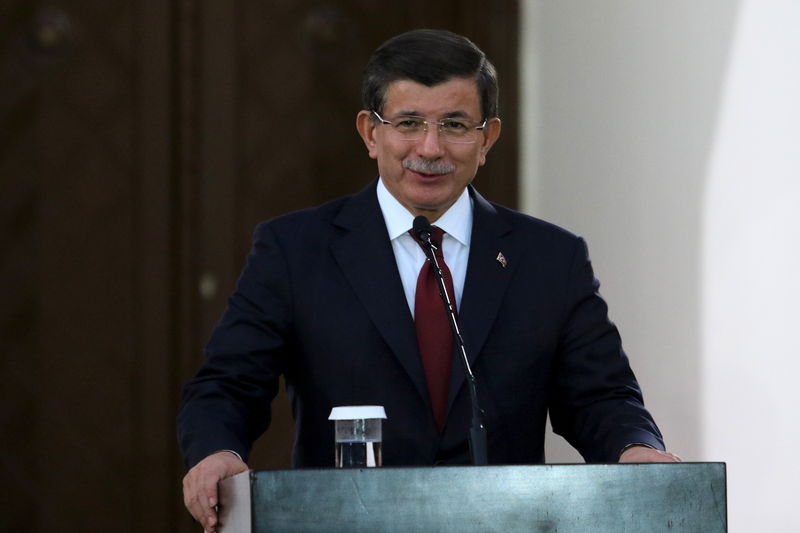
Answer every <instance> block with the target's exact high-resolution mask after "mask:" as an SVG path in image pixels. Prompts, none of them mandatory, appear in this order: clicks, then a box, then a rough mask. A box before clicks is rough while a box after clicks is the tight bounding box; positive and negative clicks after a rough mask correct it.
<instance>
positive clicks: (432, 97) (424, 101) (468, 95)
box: [384, 78, 480, 117]
mask: <svg viewBox="0 0 800 533" xmlns="http://www.w3.org/2000/svg"><path fill="white" fill-rule="evenodd" d="M384 111H385V112H391V113H393V114H403V115H420V116H425V115H427V114H429V113H436V114H437V115H440V116H447V117H459V116H464V117H468V116H471V115H474V114H476V113H477V114H480V98H479V95H478V84H477V82H476V81H475V80H474V79H472V78H450V79H449V80H447V81H444V82H442V83H438V84H436V85H431V86H428V85H424V84H422V83H419V82H416V81H413V80H410V79H401V80H395V81H393V82H391V83H390V84H389V85H388V86H387V88H386V93H385V96H384Z"/></svg>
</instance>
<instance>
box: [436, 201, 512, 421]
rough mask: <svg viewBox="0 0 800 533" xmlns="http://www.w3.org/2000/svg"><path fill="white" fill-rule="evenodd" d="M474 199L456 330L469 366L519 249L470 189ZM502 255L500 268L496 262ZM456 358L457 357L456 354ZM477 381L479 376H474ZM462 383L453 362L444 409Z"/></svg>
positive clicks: (461, 374)
mask: <svg viewBox="0 0 800 533" xmlns="http://www.w3.org/2000/svg"><path fill="white" fill-rule="evenodd" d="M470 193H471V194H472V197H473V199H474V204H473V205H474V209H473V220H472V239H471V241H470V250H469V262H468V265H467V276H466V280H465V282H464V293H463V296H462V299H461V309H460V310H459V317H458V323H459V329H460V330H461V335H462V337H464V345H465V348H466V350H467V357H468V359H469V362H470V366H471V367H472V368H473V372H474V363H475V360H476V359H477V357H478V354H479V353H480V351H481V349H482V348H483V345H484V343H485V342H486V339H487V337H488V335H489V331H490V330H491V328H492V325H493V324H494V321H495V319H496V317H497V313H498V310H499V309H500V304H501V303H502V301H503V297H504V294H505V292H506V290H507V288H508V283H509V281H510V280H511V276H512V274H513V272H514V269H515V267H516V264H517V263H518V261H515V259H517V258H519V257H520V253H521V251H520V250H519V246H518V245H516V244H515V242H514V241H513V239H511V238H510V237H511V235H510V234H511V227H510V226H509V225H508V224H507V223H506V222H505V221H504V220H503V219H502V218H501V217H500V215H499V214H498V213H497V210H496V209H495V208H494V207H493V206H492V205H491V204H490V203H489V202H487V201H486V200H485V199H484V198H483V197H482V196H481V195H480V194H478V192H477V191H476V190H475V189H473V188H472V187H471V186H470ZM499 253H502V255H503V257H504V258H505V260H506V265H505V266H504V265H503V264H502V262H501V261H500V260H498V254H499ZM456 355H457V356H458V357H460V354H456ZM478 380H480V376H478ZM464 383H465V374H464V369H463V366H462V364H461V362H460V361H458V360H454V361H453V370H452V373H451V376H450V392H449V402H448V405H449V406H450V407H452V405H453V401H454V400H455V398H456V396H457V394H458V392H459V390H460V388H461V386H462V385H463V384H464Z"/></svg>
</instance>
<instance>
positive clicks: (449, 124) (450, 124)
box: [442, 120, 469, 131]
mask: <svg viewBox="0 0 800 533" xmlns="http://www.w3.org/2000/svg"><path fill="white" fill-rule="evenodd" d="M442 128H443V129H445V130H448V131H464V130H467V129H469V128H467V125H466V124H464V123H463V122H459V121H457V120H446V121H444V122H442Z"/></svg>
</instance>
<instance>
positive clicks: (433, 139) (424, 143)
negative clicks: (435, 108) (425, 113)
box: [417, 124, 444, 159]
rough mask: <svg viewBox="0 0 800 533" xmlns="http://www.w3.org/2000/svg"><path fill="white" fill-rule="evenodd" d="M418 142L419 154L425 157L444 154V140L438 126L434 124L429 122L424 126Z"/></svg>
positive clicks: (432, 157)
mask: <svg viewBox="0 0 800 533" xmlns="http://www.w3.org/2000/svg"><path fill="white" fill-rule="evenodd" d="M418 143H419V144H418V147H417V151H418V152H419V155H421V156H423V157H425V158H427V159H436V158H438V157H441V156H443V155H444V146H443V144H444V141H443V140H442V137H441V134H440V133H439V126H438V125H436V124H429V125H428V127H427V128H425V131H424V132H423V134H422V139H420V140H419V141H418Z"/></svg>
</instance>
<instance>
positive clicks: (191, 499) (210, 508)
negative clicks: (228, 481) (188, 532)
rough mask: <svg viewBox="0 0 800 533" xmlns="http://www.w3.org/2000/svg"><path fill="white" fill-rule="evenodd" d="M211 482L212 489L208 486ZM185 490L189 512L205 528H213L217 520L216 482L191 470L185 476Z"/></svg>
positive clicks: (185, 499)
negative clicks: (215, 507)
mask: <svg viewBox="0 0 800 533" xmlns="http://www.w3.org/2000/svg"><path fill="white" fill-rule="evenodd" d="M198 478H199V479H198ZM212 479H213V476H212ZM209 482H210V484H211V486H212V487H211V489H209V488H208V484H209ZM183 492H184V504H185V505H186V508H187V509H188V510H189V513H191V515H192V516H193V517H194V519H195V520H197V521H198V522H199V523H200V524H201V525H202V526H203V527H204V528H206V529H208V528H211V530H213V528H214V526H215V525H216V522H217V513H216V511H215V509H214V506H215V505H216V482H214V481H209V480H207V479H203V477H202V476H199V475H197V473H196V472H190V473H189V474H187V475H186V477H185V478H184V491H183ZM212 502H213V503H212Z"/></svg>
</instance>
